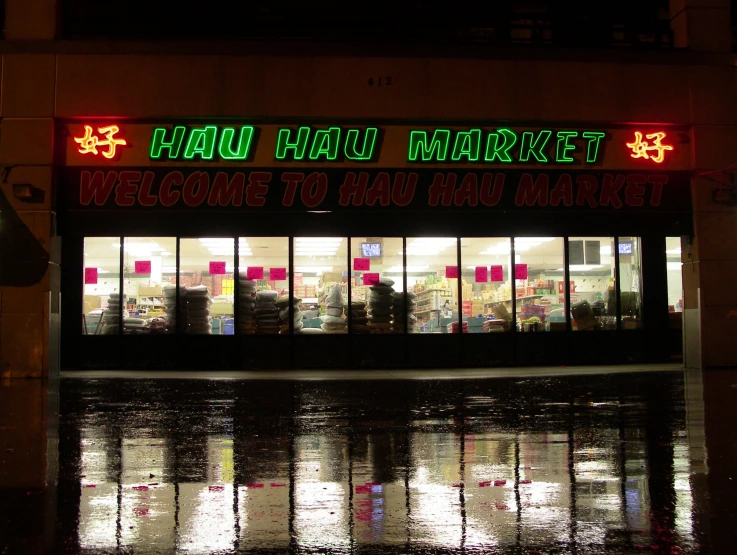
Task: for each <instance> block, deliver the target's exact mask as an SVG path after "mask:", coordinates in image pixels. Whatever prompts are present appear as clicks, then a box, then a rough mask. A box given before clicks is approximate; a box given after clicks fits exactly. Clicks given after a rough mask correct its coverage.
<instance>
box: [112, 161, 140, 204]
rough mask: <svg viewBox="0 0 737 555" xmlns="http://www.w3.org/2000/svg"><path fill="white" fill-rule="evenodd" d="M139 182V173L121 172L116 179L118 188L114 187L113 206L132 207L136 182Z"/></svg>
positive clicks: (134, 200) (136, 188) (134, 199)
mask: <svg viewBox="0 0 737 555" xmlns="http://www.w3.org/2000/svg"><path fill="white" fill-rule="evenodd" d="M140 180H141V172H136V171H127V170H126V171H122V172H120V177H119V178H118V186H117V187H115V204H117V205H118V206H133V205H134V204H135V203H136V193H137V192H138V182H139V181H140Z"/></svg>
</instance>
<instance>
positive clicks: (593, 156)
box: [581, 131, 606, 164]
mask: <svg viewBox="0 0 737 555" xmlns="http://www.w3.org/2000/svg"><path fill="white" fill-rule="evenodd" d="M581 136H582V137H583V138H584V139H588V140H589V142H588V144H587V145H586V163H587V164H593V163H594V162H596V161H597V159H598V158H599V145H600V144H601V140H602V139H603V138H604V137H606V133H604V132H603V131H584V132H583V133H581Z"/></svg>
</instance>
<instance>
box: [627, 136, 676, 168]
mask: <svg viewBox="0 0 737 555" xmlns="http://www.w3.org/2000/svg"><path fill="white" fill-rule="evenodd" d="M645 138H646V139H652V141H653V144H650V143H649V142H648V141H643V140H642V133H640V132H639V131H635V140H634V141H633V142H631V143H625V144H626V145H627V146H628V147H629V148H631V149H632V152H633V154H630V156H631V157H632V158H644V159H645V160H648V159H649V160H652V161H653V162H655V163H656V164H660V163H661V162H662V161H663V159H664V158H665V151H666V150H673V146H672V145H664V144H662V143H661V142H660V141H662V140H663V139H665V132H663V131H660V132H658V133H650V134H649V135H645ZM651 151H655V152H656V153H657V154H654V155H653V154H650V152H651Z"/></svg>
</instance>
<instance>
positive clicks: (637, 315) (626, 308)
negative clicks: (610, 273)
mask: <svg viewBox="0 0 737 555" xmlns="http://www.w3.org/2000/svg"><path fill="white" fill-rule="evenodd" d="M641 249H642V247H641V245H640V238H639V237H620V238H619V280H620V286H619V289H620V299H619V302H620V304H621V307H622V309H621V310H622V329H623V330H632V329H638V328H640V327H641V326H642V254H641Z"/></svg>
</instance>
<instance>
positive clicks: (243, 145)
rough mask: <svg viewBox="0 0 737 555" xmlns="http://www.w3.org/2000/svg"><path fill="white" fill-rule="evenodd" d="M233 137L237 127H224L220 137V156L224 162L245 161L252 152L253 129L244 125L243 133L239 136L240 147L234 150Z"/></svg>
mask: <svg viewBox="0 0 737 555" xmlns="http://www.w3.org/2000/svg"><path fill="white" fill-rule="evenodd" d="M233 137H235V127H223V131H222V134H221V135H220V144H219V145H218V154H220V158H222V159H223V160H245V159H246V158H248V153H249V152H250V150H251V140H252V139H253V127H251V126H250V125H244V126H243V127H241V133H240V135H239V136H238V146H237V147H236V150H233Z"/></svg>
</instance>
